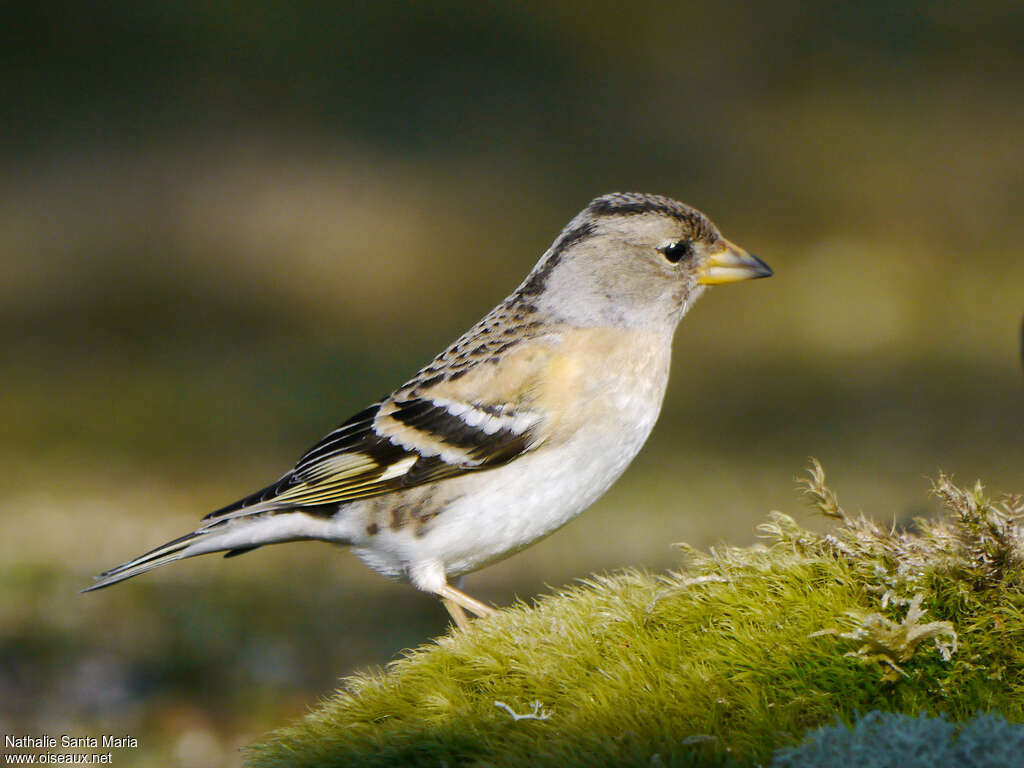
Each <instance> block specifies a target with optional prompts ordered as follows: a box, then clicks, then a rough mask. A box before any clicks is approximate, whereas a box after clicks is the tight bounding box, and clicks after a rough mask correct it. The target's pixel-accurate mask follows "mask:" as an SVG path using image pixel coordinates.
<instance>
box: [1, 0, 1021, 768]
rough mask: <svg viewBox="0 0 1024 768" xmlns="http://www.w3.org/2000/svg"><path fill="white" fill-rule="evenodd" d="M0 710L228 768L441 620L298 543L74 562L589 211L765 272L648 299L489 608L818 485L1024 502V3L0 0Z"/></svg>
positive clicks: (149, 535) (488, 285)
mask: <svg viewBox="0 0 1024 768" xmlns="http://www.w3.org/2000/svg"><path fill="white" fill-rule="evenodd" d="M0 14H2V16H0V39H2V41H3V45H2V46H0V92H2V94H3V98H2V106H0V131H2V134H0V135H2V136H3V140H2V145H0V264H2V267H3V273H2V277H0V323H2V325H0V327H2V328H3V329H4V343H3V344H2V346H0V363H2V366H3V368H2V369H3V372H4V375H3V376H2V378H0V402H2V408H3V410H2V414H3V425H4V428H3V431H2V433H0V434H2V439H0V460H2V461H3V464H4V470H5V471H4V472H3V476H2V479H0V483H3V493H2V499H3V501H2V502H0V505H2V506H0V515H2V522H3V531H4V532H3V536H2V537H0V725H2V728H0V730H3V731H4V732H22V733H30V734H40V733H50V734H55V735H59V734H61V733H70V734H78V735H95V734H98V733H108V732H109V733H115V734H122V735H123V734H129V735H131V736H134V737H136V738H138V739H139V741H140V746H139V748H138V749H135V750H127V751H124V752H118V753H115V755H114V764H115V765H122V766H129V765H137V766H148V765H154V766H156V765H174V764H180V765H188V766H198V767H200V768H201V767H202V766H220V765H228V766H230V765H237V764H238V763H239V762H240V759H241V758H240V755H239V753H238V751H237V749H238V747H239V746H240V745H242V744H244V743H246V742H247V741H248V740H251V739H252V738H255V737H257V736H259V735H260V734H262V733H263V732H264V731H266V730H267V729H268V728H271V727H273V726H275V725H279V724H283V723H285V722H287V721H288V720H289V719H291V718H294V717H297V716H299V715H301V714H302V713H303V712H304V711H306V710H307V709H308V708H309V707H310V706H312V705H313V704H314V703H315V702H316V700H317V698H318V697H319V696H322V695H324V694H326V693H328V692H330V691H331V690H332V689H333V688H334V686H335V685H336V681H337V678H338V677H339V676H342V675H344V674H346V673H348V672H351V671H352V670H354V669H357V668H362V667H365V666H367V665H376V664H383V663H386V662H387V661H388V660H390V659H392V658H394V657H395V656H396V654H399V653H400V652H401V649H403V648H407V647H410V646H413V645H416V644H419V643H422V642H427V641H429V639H430V638H431V637H433V636H435V635H437V634H438V633H441V632H443V631H444V630H445V627H446V615H445V613H444V611H443V609H442V608H441V607H440V605H439V604H438V603H437V601H435V600H433V599H432V598H430V597H428V596H425V595H422V594H419V593H416V592H415V590H413V589H411V588H409V587H406V586H402V585H394V584H390V583H388V582H385V581H384V580H383V579H381V578H380V577H378V576H377V575H375V574H373V573H370V572H369V571H367V570H365V569H364V568H363V566H362V565H361V564H359V563H358V562H357V561H356V560H355V559H354V558H353V557H351V556H350V555H348V554H347V553H345V552H343V551H335V550H333V549H331V548H330V547H328V546H326V545H323V544H314V543H309V544H296V545H289V546H287V547H280V548H270V549H264V550H260V551H259V552H258V553H254V554H253V555H251V556H247V557H244V558H240V559H237V560H231V561H228V562H224V561H221V560H219V559H217V558H206V559H197V560H192V561H189V562H187V563H183V564H179V565H177V566H174V567H172V568H169V569H166V570H162V571H159V572H155V573H153V574H150V575H147V576H145V577H143V578H140V579H136V580H133V581H131V582H128V583H126V584H124V585H120V586H118V587H116V588H114V589H112V590H107V591H103V592H100V593H96V594H90V595H85V596H80V595H78V594H77V590H78V589H79V588H80V587H82V586H84V585H85V584H87V583H88V582H89V579H90V577H91V576H92V575H93V574H95V573H97V572H99V571H100V570H103V569H105V568H108V567H110V566H113V565H115V564H117V563H120V562H122V561H123V560H126V559H128V558H129V557H131V556H134V555H136V554H139V553H140V552H142V551H144V550H147V549H149V548H151V547H153V546H156V545H157V544H159V543H162V542H163V541H165V540H167V539H170V538H173V537H175V536H177V535H179V534H181V533H183V532H185V531H187V530H190V529H191V528H192V527H193V525H194V524H195V522H196V521H197V520H198V518H199V517H200V516H201V515H202V514H204V513H205V512H207V511H209V510H211V509H213V508H216V507H219V506H221V505H223V504H225V503H227V502H228V501H232V500H234V499H235V498H237V497H239V496H241V495H243V494H245V493H247V492H249V491H251V490H254V489H255V488H257V487H259V486H261V485H262V484H265V483H266V482H269V481H270V480H272V479H274V478H275V477H277V476H278V475H279V474H280V473H281V472H282V471H283V470H284V469H286V468H287V467H288V466H290V465H291V463H292V462H293V461H294V460H295V459H296V458H297V457H298V456H299V454H300V453H301V452H302V451H303V450H304V449H306V448H307V447H309V446H310V445H311V444H312V443H313V442H315V441H316V440H317V439H318V438H319V437H320V436H321V435H322V434H324V433H325V432H326V431H328V430H329V429H331V428H332V427H333V426H334V425H335V424H337V423H338V422H340V421H341V420H342V419H343V418H345V417H347V416H348V415H349V414H350V413H352V412H354V411H356V410H358V409H360V408H361V407H363V406H364V405H365V404H366V403H368V402H369V401H370V400H371V399H373V398H375V397H377V396H379V395H380V394H381V393H383V392H386V391H388V390H389V389H390V388H391V387H393V386H394V385H396V384H397V383H399V382H400V381H401V380H403V378H404V377H406V376H407V375H409V374H410V373H411V372H413V371H414V370H415V369H416V368H417V367H418V366H419V365H421V364H423V363H424V362H426V361H427V360H428V359H429V358H430V357H431V356H432V355H433V354H434V353H435V352H437V351H439V350H440V349H441V347H442V346H444V345H445V344H446V343H447V342H448V341H449V340H451V339H452V338H453V337H454V336H455V335H456V334H458V333H459V332H461V331H462V330H464V329H465V328H466V327H467V326H468V325H469V324H471V323H472V322H473V321H475V320H476V319H477V318H478V317H479V316H480V315H481V314H483V313H484V312H485V311H486V310H487V309H489V308H490V307H491V306H492V305H493V304H495V303H496V302H497V301H499V300H500V299H501V298H502V297H503V296H504V295H505V294H506V293H507V292H508V291H509V290H510V289H511V288H512V287H513V286H514V285H516V284H517V283H518V281H519V280H520V279H521V278H522V277H523V275H525V273H526V272H527V271H528V270H529V268H530V267H531V266H532V265H533V263H534V261H535V260H536V259H537V257H538V256H539V255H540V254H541V252H543V250H544V249H545V248H546V247H547V246H548V245H549V244H550V242H551V240H552V239H553V238H554V236H555V235H556V234H557V232H558V231H559V229H560V228H561V227H562V226H563V225H564V224H565V223H566V222H567V221H568V220H569V218H570V217H571V216H573V215H574V214H575V213H576V212H577V211H578V210H579V209H580V208H582V207H583V206H584V205H585V204H586V203H587V202H588V201H589V200H590V199H591V198H592V197H594V196H596V195H598V194H601V193H605V192H609V191H615V190H636V191H648V192H658V193H662V194H667V195H671V196H673V197H677V198H679V199H682V200H684V201H687V202H689V203H691V204H693V205H695V206H697V207H699V208H701V209H702V210H704V211H705V212H707V213H708V214H709V215H710V216H711V217H712V219H713V220H714V221H715V222H716V223H717V224H718V225H719V226H720V228H721V229H722V231H723V232H724V233H725V234H726V236H727V237H729V238H730V239H732V240H734V241H736V242H737V243H739V244H741V245H742V246H744V247H746V248H748V249H750V250H751V251H753V252H755V253H757V254H758V255H760V256H761V257H762V258H764V259H765V260H766V261H767V262H768V263H770V264H771V265H772V266H773V267H774V268H775V271H776V276H775V277H774V278H772V279H771V280H768V281H760V282H757V283H751V284H742V285H738V286H730V287H726V288H722V289H716V290H714V291H712V292H711V293H710V295H709V296H707V297H706V298H705V299H704V300H703V301H701V302H700V303H699V304H698V305H697V307H696V308H695V309H694V311H693V312H692V313H691V314H690V315H689V316H688V317H687V319H686V320H685V321H684V323H683V324H682V326H681V329H680V332H679V334H678V336H677V339H676V346H675V360H674V371H673V379H672V382H671V384H670V389H669V393H668V397H667V400H666V404H665V409H664V412H663V415H662V418H661V421H660V423H659V425H658V427H657V428H656V430H655V433H654V436H653V437H652V439H651V442H650V444H649V445H648V447H647V448H646V449H645V451H644V452H643V453H642V455H641V456H640V458H639V459H638V460H637V461H636V462H635V464H634V465H633V467H632V468H631V469H630V471H629V472H628V473H627V474H626V476H625V477H624V478H623V479H622V480H621V481H620V482H619V483H618V484H617V485H616V486H615V487H614V489H613V490H612V491H611V492H610V493H609V494H608V495H607V496H606V497H605V498H604V499H602V500H601V501H600V502H599V503H598V504H597V505H595V507H594V508H593V509H591V510H590V511H589V512H588V513H587V514H585V515H584V516H583V517H581V518H580V519H579V520H577V521H576V522H574V523H572V524H571V525H570V526H568V527H567V528H566V529H564V530H563V531H561V532H559V533H557V534H556V535H554V536H552V537H551V538H550V539H548V540H546V541H544V542H542V543H540V544H538V545H536V546H534V547H532V548H531V549H529V550H527V551H526V552H524V553H522V554H520V555H518V556H516V557H514V558H512V559H510V560H508V561H505V562H504V563H501V564H499V565H497V566H493V567H491V568H489V569H487V570H485V571H483V572H481V573H479V574H476V575H473V576H471V577H470V578H469V579H468V581H467V585H466V586H467V589H468V590H469V591H470V592H472V593H473V594H475V595H477V596H479V597H483V598H485V599H488V600H492V601H494V602H496V603H498V604H504V603H508V602H509V601H511V600H513V599H515V597H516V596H518V597H520V598H522V599H525V600H528V599H530V597H531V596H533V595H535V594H537V593H541V592H544V591H546V590H547V589H549V586H558V585H561V584H565V583H568V582H571V581H572V580H573V579H575V578H577V577H581V576H585V575H586V574H588V573H590V572H592V571H594V570H598V569H609V568H617V567H623V566H638V567H646V568H652V569H660V568H665V567H671V566H673V565H675V564H677V562H678V560H677V553H676V551H674V550H673V548H672V547H671V544H672V542H677V541H688V542H690V543H691V544H694V545H696V546H701V547H704V546H708V545H710V544H714V543H715V542H717V541H723V540H724V541H729V542H730V543H735V544H743V543H748V542H751V541H753V540H754V536H755V531H754V526H755V524H756V523H757V522H758V521H759V520H760V519H761V518H762V517H763V515H764V514H765V513H766V512H767V511H768V510H770V509H782V510H786V511H790V512H797V511H800V510H801V509H802V507H803V505H802V503H801V502H800V501H799V499H798V496H797V494H796V492H795V491H794V477H795V476H796V475H797V474H798V473H800V472H801V471H802V469H803V467H804V466H805V464H806V459H807V457H808V456H809V455H815V456H817V457H819V458H820V459H821V460H822V461H823V462H824V465H825V467H826V469H827V470H828V471H829V473H830V480H831V481H832V482H833V484H834V485H835V487H836V488H837V489H838V490H839V491H840V494H841V498H842V499H843V500H844V502H845V505H846V506H847V507H848V508H850V509H853V510H856V509H863V510H864V511H865V512H867V513H868V514H871V515H873V516H875V517H876V518H879V519H883V520H906V519H908V518H909V517H911V516H913V515H920V514H928V513H930V512H931V511H933V510H934V509H935V505H934V504H933V503H932V502H931V501H930V500H929V498H928V496H927V489H928V480H927V476H934V475H935V474H936V473H937V471H938V470H939V469H940V468H942V469H945V470H947V471H949V472H953V473H955V475H956V476H957V477H958V479H960V480H963V481H968V480H972V479H973V478H975V477H981V478H984V479H985V480H986V481H987V482H988V483H989V484H990V485H991V487H993V488H994V489H1002V490H1017V491H1024V439H1022V425H1024V380H1022V375H1021V369H1020V361H1019V359H1018V347H1019V339H1018V329H1019V324H1020V320H1021V313H1022V312H1024V217H1022V206H1021V199H1022V197H1024V141H1022V131H1021V126H1022V125H1024V53H1022V49H1021V46H1020V41H1021V40H1022V39H1024V5H1022V4H1021V3H1019V2H986V3H975V4H960V3H933V2H924V0H919V1H917V2H902V3H892V2H879V1H876V2H862V3H856V4H854V3H844V4H840V3H836V4H825V3H815V2H809V1H805V2H801V1H799V0H791V1H783V2H773V3H761V4H751V3H746V2H737V1H736V0H724V1H723V2H718V3H694V2H675V3H654V2H631V3H596V4H590V3H563V2H552V0H544V2H540V1H538V0H521V1H520V2H510V1H506V2H500V1H494V2H480V1H479V0H472V1H470V0H436V1H435V2H433V3H417V2H349V3H335V4H327V3H323V4H322V3H289V4H284V3H239V2H227V1H226V0H207V1H206V2H197V3H175V2H167V3H139V2H127V0H123V1H120V2H118V1H112V0H108V1H107V2H94V3H71V2H46V1H45V0H44V1H43V2H38V3H34V4H5V5H4V8H3V10H2V11H0Z"/></svg>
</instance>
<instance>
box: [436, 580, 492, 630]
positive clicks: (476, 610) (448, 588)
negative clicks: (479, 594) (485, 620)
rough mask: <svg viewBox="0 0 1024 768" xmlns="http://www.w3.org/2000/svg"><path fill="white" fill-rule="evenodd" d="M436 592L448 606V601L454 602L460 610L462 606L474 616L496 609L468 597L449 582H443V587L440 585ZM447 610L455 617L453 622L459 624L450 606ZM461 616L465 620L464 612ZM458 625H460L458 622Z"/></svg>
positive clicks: (490, 612)
mask: <svg viewBox="0 0 1024 768" xmlns="http://www.w3.org/2000/svg"><path fill="white" fill-rule="evenodd" d="M438 594H439V595H440V596H441V599H442V600H443V601H444V604H445V606H448V604H449V603H454V604H455V606H456V607H457V608H458V609H459V611H460V612H461V611H462V609H463V608H464V609H466V610H467V611H469V612H470V613H472V614H474V615H476V616H490V615H491V614H493V613H496V611H495V610H494V609H493V608H491V606H489V605H486V604H484V603H481V602H480V601H479V600H477V599H476V598H473V597H470V596H469V595H467V594H466V593H465V592H462V591H460V590H458V589H456V588H455V587H453V586H452V585H451V584H445V585H444V586H443V587H441V589H440V591H439V592H438ZM448 612H449V613H450V614H451V615H452V618H453V619H455V623H456V624H459V618H458V616H456V614H455V611H453V610H452V609H451V607H450V606H449V607H448ZM462 618H463V620H465V614H464V613H463V615H462ZM459 626H462V625H461V624H460V625H459Z"/></svg>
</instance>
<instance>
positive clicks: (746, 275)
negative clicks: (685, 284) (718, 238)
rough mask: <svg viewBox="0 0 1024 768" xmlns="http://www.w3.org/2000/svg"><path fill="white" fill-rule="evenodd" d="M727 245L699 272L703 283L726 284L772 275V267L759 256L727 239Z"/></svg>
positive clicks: (698, 274) (698, 276) (699, 278)
mask: <svg viewBox="0 0 1024 768" xmlns="http://www.w3.org/2000/svg"><path fill="white" fill-rule="evenodd" d="M724 242H725V247H724V248H723V249H722V250H721V251H719V252H718V253H716V254H714V255H713V256H711V258H709V259H708V260H707V262H706V263H705V264H704V266H703V267H701V269H700V271H699V272H698V273H697V282H698V283H700V284H701V285H724V284H725V283H738V282H739V281H740V280H753V279H755V278H758V277H771V276H772V274H773V273H772V268H771V267H769V266H768V265H767V264H765V263H764V262H763V261H761V260H760V259H759V258H757V256H754V255H753V254H751V253H747V252H746V251H744V250H743V249H742V248H740V247H739V246H738V245H733V244H732V243H730V242H729V241H728V240H725V241H724Z"/></svg>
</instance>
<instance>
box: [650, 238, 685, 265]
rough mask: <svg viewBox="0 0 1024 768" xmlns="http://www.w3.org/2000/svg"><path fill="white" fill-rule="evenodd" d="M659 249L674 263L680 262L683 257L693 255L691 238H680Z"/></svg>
mask: <svg viewBox="0 0 1024 768" xmlns="http://www.w3.org/2000/svg"><path fill="white" fill-rule="evenodd" d="M658 250H660V251H661V254H662V255H663V256H664V257H665V258H666V259H668V260H669V261H671V262H672V263H673V264H678V263H679V262H680V261H682V260H683V259H686V258H689V257H690V256H693V243H692V242H691V241H690V240H680V241H679V242H676V243H672V244H671V245H666V246H665V247H663V248H659V249H658Z"/></svg>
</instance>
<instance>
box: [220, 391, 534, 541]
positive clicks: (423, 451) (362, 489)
mask: <svg viewBox="0 0 1024 768" xmlns="http://www.w3.org/2000/svg"><path fill="white" fill-rule="evenodd" d="M540 422H541V418H540V416H539V415H538V414H536V413H534V412H532V411H530V410H529V409H527V408H523V407H510V406H506V407H504V408H502V407H497V406H494V405H490V404H487V403H466V402H459V401H456V400H451V399H447V398H440V397H435V398H429V397H414V398H409V399H402V400H395V399H393V398H389V399H386V400H383V401H381V402H379V403H376V404H375V405H373V406H371V407H369V408H367V409H366V410H364V411H362V412H360V413H358V414H356V415H355V416H353V417H352V418H351V419H349V420H348V421H346V422H345V423H344V424H342V425H341V426H340V427H338V428H337V429H335V430H334V431H333V432H331V433H330V434H329V435H327V436H326V437H325V438H324V439H323V440H321V441H320V442H319V443H317V444H316V445H315V446H313V447H312V448H311V449H310V450H309V451H307V452H306V454H305V455H304V456H303V457H302V458H301V459H299V462H298V464H296V466H295V468H294V469H292V470H291V471H289V472H288V473H287V474H285V475H284V476H283V477H282V478H281V479H280V480H278V481H277V482H276V483H273V484H272V485H269V486H267V487H266V488H264V489H262V490H260V491H257V492H256V493H254V494H251V495H250V496H247V497H245V498H244V499H240V500H239V501H237V502H235V503H234V504H230V505H228V506H226V507H224V508H223V509H219V510H217V511H216V512H211V513H210V514H209V515H207V516H206V517H205V518H203V519H204V520H205V521H208V524H209V525H214V524H217V523H220V522H223V521H225V520H227V519H230V518H232V517H238V516H242V515H250V514H255V513H259V512H269V511H277V510H294V509H302V510H306V511H316V510H315V508H318V507H319V508H324V509H325V511H327V509H328V508H329V509H330V512H328V513H333V508H334V507H335V506H336V505H338V504H342V503H345V502H350V501H355V500H357V499H365V498H368V497H370V496H378V495H380V494H383V493H388V492H389V491H396V490H401V489H404V488H411V487H413V486H416V485H422V484H424V483H431V482H435V481H437V480H442V479H444V478H448V477H454V476H456V475H461V474H464V473H466V472H473V471H477V470H481V469H489V468H493V467H496V466H500V465H502V464H506V463H508V462H509V461H512V460H513V459H514V458H516V457H517V456H519V455H521V454H523V453H525V452H527V451H529V450H532V449H533V448H535V447H537V445H539V444H540V442H541V440H542V438H541V435H540V431H539V430H538V429H537V427H538V426H539V424H540Z"/></svg>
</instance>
